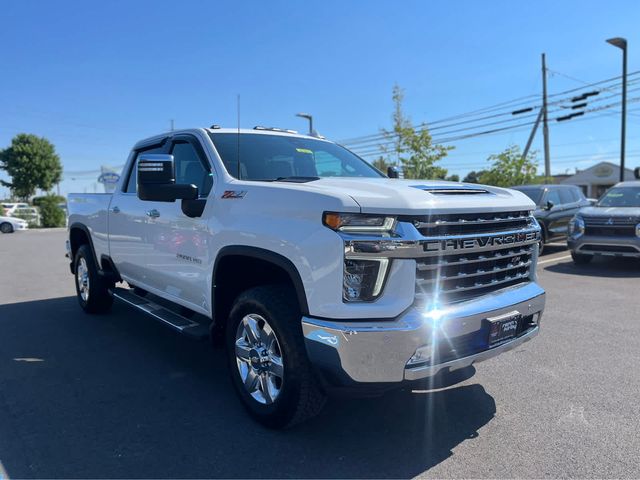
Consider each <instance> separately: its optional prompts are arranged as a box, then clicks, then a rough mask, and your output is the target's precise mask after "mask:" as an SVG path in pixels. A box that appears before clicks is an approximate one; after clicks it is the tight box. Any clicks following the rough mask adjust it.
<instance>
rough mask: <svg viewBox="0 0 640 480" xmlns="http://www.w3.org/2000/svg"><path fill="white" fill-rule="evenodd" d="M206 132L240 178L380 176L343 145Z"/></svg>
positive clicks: (230, 168) (304, 139) (225, 162)
mask: <svg viewBox="0 0 640 480" xmlns="http://www.w3.org/2000/svg"><path fill="white" fill-rule="evenodd" d="M209 135H210V136H211V140H212V141H213V144H214V145H215V147H216V150H218V153H219V154H220V157H221V158H222V162H223V163H224V166H225V168H226V169H227V171H228V172H229V174H231V175H232V176H234V177H236V178H240V179H242V180H279V179H287V178H291V177H376V178H379V177H382V176H383V175H382V174H381V173H380V172H379V171H378V170H376V169H375V168H373V167H372V166H371V165H369V164H368V163H367V162H365V161H364V160H362V159H361V158H359V157H357V156H356V155H354V154H353V153H351V152H350V151H349V150H347V149H346V148H344V147H341V146H339V145H336V144H334V143H330V142H324V141H321V140H313V139H310V138H300V137H293V136H291V137H289V136H285V135H265V134H251V133H242V134H240V135H239V136H238V134H236V133H215V132H214V133H210V134H209ZM238 137H240V138H239V139H238ZM238 140H239V141H240V148H239V150H240V167H239V168H238Z"/></svg>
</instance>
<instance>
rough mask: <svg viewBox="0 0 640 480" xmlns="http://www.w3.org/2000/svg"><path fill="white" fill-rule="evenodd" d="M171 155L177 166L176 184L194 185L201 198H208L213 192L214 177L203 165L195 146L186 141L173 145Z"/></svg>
mask: <svg viewBox="0 0 640 480" xmlns="http://www.w3.org/2000/svg"><path fill="white" fill-rule="evenodd" d="M171 154H172V155H173V159H174V161H175V165H176V183H186V184H193V185H195V186H196V187H198V193H199V195H200V196H206V195H208V194H209V192H210V191H211V186H212V185H213V176H212V175H211V172H209V170H208V169H207V168H205V166H204V164H203V160H204V159H201V158H200V156H199V155H198V152H197V150H196V148H195V146H194V145H193V144H192V143H190V142H186V141H177V142H176V143H174V144H173V147H172V149H171Z"/></svg>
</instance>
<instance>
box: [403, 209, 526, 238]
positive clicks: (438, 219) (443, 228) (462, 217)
mask: <svg viewBox="0 0 640 480" xmlns="http://www.w3.org/2000/svg"><path fill="white" fill-rule="evenodd" d="M400 220H401V221H410V222H411V223H413V225H414V226H415V227H416V229H417V230H418V231H419V232H420V234H422V235H424V236H425V237H426V236H429V237H431V236H441V235H464V234H477V233H487V232H496V233H497V232H505V231H510V230H516V229H519V228H527V227H529V226H531V222H532V218H531V216H530V215H529V212H527V211H516V212H500V213H462V214H453V215H451V214H447V215H427V216H421V217H407V218H401V219H400Z"/></svg>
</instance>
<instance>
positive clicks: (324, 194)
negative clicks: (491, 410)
mask: <svg viewBox="0 0 640 480" xmlns="http://www.w3.org/2000/svg"><path fill="white" fill-rule="evenodd" d="M534 208H535V206H534V205H533V203H532V202H531V200H529V198H528V197H526V196H525V195H524V194H522V193H520V192H516V191H513V190H505V189H501V188H494V187H486V186H480V185H469V184H463V183H450V182H442V181H426V180H425V181H423V180H400V179H395V178H387V177H386V176H385V175H383V174H382V173H380V172H379V171H378V170H376V169H374V168H373V167H372V166H371V165H369V164H368V163H367V162H365V161H364V160H362V159H361V158H359V157H358V156H356V155H354V154H353V153H351V152H350V151H348V150H347V149H345V148H343V147H341V146H339V145H337V144H335V143H333V142H330V141H327V140H324V139H320V138H314V137H309V136H304V135H298V134H296V133H295V132H291V131H286V130H280V129H271V128H263V127H256V128H255V129H252V130H249V129H246V130H245V129H243V130H233V129H231V130H230V129H221V128H218V127H212V128H209V129H192V130H183V131H176V132H171V133H166V134H163V135H158V136H156V137H153V138H149V139H146V140H143V141H141V142H139V143H137V144H136V145H135V146H134V148H133V150H132V152H131V154H130V155H129V158H128V160H127V163H126V165H125V167H124V170H123V173H122V175H121V180H120V184H119V185H118V186H117V187H116V189H115V192H114V193H113V194H72V195H70V196H69V240H68V245H67V250H68V256H69V258H70V259H71V265H70V267H71V272H72V273H73V274H74V276H75V283H76V289H77V294H78V300H79V303H80V306H81V307H82V308H83V309H84V310H85V311H86V312H88V313H99V312H104V311H106V310H108V309H109V308H110V306H111V304H112V302H113V299H114V298H117V299H119V300H122V301H124V302H127V303H128V304H130V305H131V306H132V307H135V308H137V309H139V310H141V311H144V312H145V313H147V314H149V315H150V316H152V317H154V318H155V319H157V320H159V321H161V322H163V323H164V324H166V325H168V326H169V327H172V328H174V329H176V330H178V331H180V332H182V333H184V334H187V335H192V336H195V337H200V338H204V337H211V338H213V339H214V340H216V341H217V342H221V341H224V344H225V345H226V351H227V352H228V360H229V366H230V374H231V377H232V380H233V384H234V386H235V388H236V390H237V392H238V394H239V396H240V398H241V399H242V402H243V404H244V405H245V407H246V408H247V409H248V411H249V412H250V413H251V414H252V416H253V417H255V418H256V419H257V420H259V421H261V422H262V423H264V424H266V425H268V426H271V427H274V428H281V427H285V426H288V425H292V424H294V423H297V422H300V421H302V420H304V419H305V418H308V417H310V416H312V415H314V414H316V413H318V412H319V411H320V409H321V408H322V406H323V404H324V399H325V396H326V394H327V393H328V392H329V393H331V392H334V391H340V390H341V389H347V390H352V391H353V390H356V391H359V392H362V393H366V394H371V393H372V392H382V391H384V390H385V389H389V388H393V387H397V386H406V385H412V382H414V381H418V380H422V383H425V380H424V379H427V382H429V381H431V382H432V385H433V382H434V381H435V380H434V379H438V378H441V377H443V376H444V377H446V376H447V375H448V374H449V372H454V371H456V370H459V369H464V368H465V367H469V366H471V365H472V364H473V363H475V362H479V361H482V360H485V359H487V358H489V357H492V356H495V355H497V354H500V353H502V352H504V351H506V350H509V349H512V348H514V347H516V346H518V345H520V344H522V343H523V342H525V341H527V340H530V339H531V338H533V337H534V336H535V335H537V334H538V331H539V325H540V320H541V315H542V311H543V308H544V303H545V293H544V290H543V289H542V288H541V287H540V286H539V285H538V284H537V283H536V262H537V257H538V250H537V249H538V247H537V244H538V242H539V240H540V227H539V225H538V224H537V222H536V220H535V219H534V217H533V216H532V210H533V209H534ZM116 284H118V286H116ZM217 342H216V343H217Z"/></svg>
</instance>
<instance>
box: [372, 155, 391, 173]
mask: <svg viewBox="0 0 640 480" xmlns="http://www.w3.org/2000/svg"><path fill="white" fill-rule="evenodd" d="M389 165H390V164H388V163H387V162H386V160H385V159H384V157H378V158H377V159H375V160H374V161H373V166H374V167H376V168H377V169H378V170H380V171H381V172H383V173H387V168H389Z"/></svg>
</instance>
